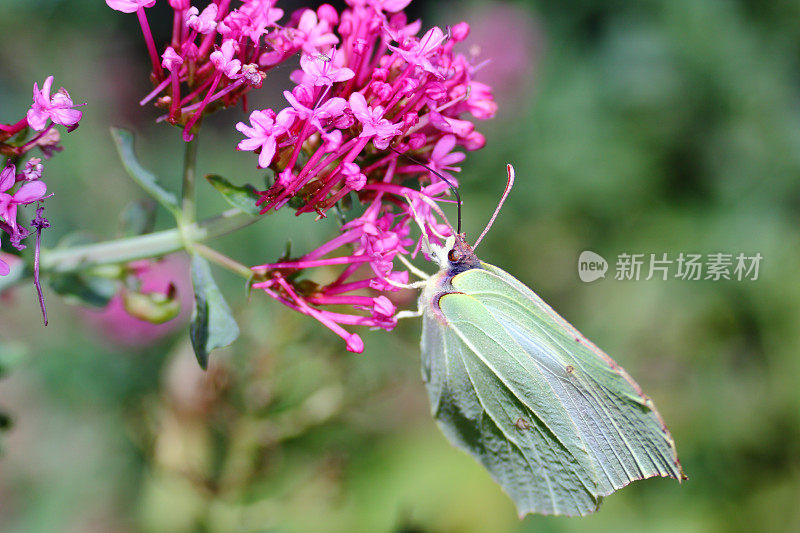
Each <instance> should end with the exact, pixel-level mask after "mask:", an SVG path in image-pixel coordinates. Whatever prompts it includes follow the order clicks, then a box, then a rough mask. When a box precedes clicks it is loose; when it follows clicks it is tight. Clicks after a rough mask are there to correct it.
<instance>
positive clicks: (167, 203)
mask: <svg viewBox="0 0 800 533" xmlns="http://www.w3.org/2000/svg"><path fill="white" fill-rule="evenodd" d="M111 137H112V138H113V139H114V143H115V144H116V146H117V152H118V153H119V157H120V159H121V160H122V164H123V166H124V167H125V170H126V171H127V172H128V175H129V176H130V177H131V179H133V181H135V182H136V183H138V184H139V186H140V187H141V188H142V189H144V190H145V191H147V194H149V195H150V197H151V198H154V199H155V200H156V201H157V202H158V203H159V204H161V205H162V206H163V207H164V208H165V209H166V210H167V211H169V212H171V213H172V214H173V215H176V216H177V214H178V213H179V211H180V206H179V205H178V198H177V197H176V196H175V195H174V194H173V193H171V192H170V191H168V190H166V189H164V188H163V187H162V186H161V185H160V184H159V183H158V178H157V177H156V176H155V174H153V173H152V172H150V171H148V170H146V169H145V168H144V167H143V166H142V165H140V164H139V160H138V159H137V158H136V152H135V151H134V150H133V133H132V132H130V131H128V130H124V129H122V128H111Z"/></svg>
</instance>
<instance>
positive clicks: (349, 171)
mask: <svg viewBox="0 0 800 533" xmlns="http://www.w3.org/2000/svg"><path fill="white" fill-rule="evenodd" d="M342 174H343V175H344V176H345V179H344V184H345V185H346V186H347V187H349V188H351V189H353V190H354V191H360V190H361V189H363V188H364V185H366V184H367V176H365V175H364V173H363V172H361V167H359V166H358V165H356V164H355V163H345V164H344V165H342Z"/></svg>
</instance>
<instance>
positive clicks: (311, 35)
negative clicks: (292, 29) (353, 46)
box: [297, 9, 339, 54]
mask: <svg viewBox="0 0 800 533" xmlns="http://www.w3.org/2000/svg"><path fill="white" fill-rule="evenodd" d="M297 30H298V31H299V32H300V35H301V38H302V41H303V44H302V47H303V51H304V52H305V53H307V54H316V53H319V52H320V51H322V50H323V49H324V48H326V47H328V46H332V45H335V44H336V43H338V42H339V38H338V37H336V35H334V34H333V33H331V31H330V30H331V28H330V26H329V25H328V21H327V20H319V19H317V14H316V13H315V12H314V11H312V10H311V9H307V10H306V11H304V12H303V14H302V15H301V17H300V21H299V22H298V23H297Z"/></svg>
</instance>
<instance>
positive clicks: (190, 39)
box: [106, 0, 338, 141]
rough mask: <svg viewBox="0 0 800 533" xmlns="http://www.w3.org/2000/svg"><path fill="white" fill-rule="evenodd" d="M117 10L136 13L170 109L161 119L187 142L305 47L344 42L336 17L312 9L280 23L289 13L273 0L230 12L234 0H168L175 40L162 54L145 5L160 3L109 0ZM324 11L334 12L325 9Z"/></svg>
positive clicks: (161, 101)
mask: <svg viewBox="0 0 800 533" xmlns="http://www.w3.org/2000/svg"><path fill="white" fill-rule="evenodd" d="M106 4H108V6H109V7H111V8H112V9H115V10H117V11H122V12H124V13H133V12H135V13H136V14H137V16H138V18H139V23H140V25H141V27H142V33H143V34H144V38H145V42H146V44H147V48H148V50H149V52H150V58H151V61H152V67H153V70H152V73H151V78H152V80H153V82H154V84H155V88H154V90H153V91H152V92H151V93H150V94H149V95H147V96H146V97H145V98H144V99H143V100H142V101H141V102H140V103H141V104H142V105H144V104H145V103H147V102H149V101H150V100H152V99H153V98H156V97H159V96H160V97H159V98H157V100H156V105H157V106H158V107H162V108H164V109H168V110H169V111H168V113H167V114H166V115H164V116H163V117H161V118H162V119H165V120H167V121H168V122H170V123H172V124H176V125H181V126H183V138H184V140H186V141H190V140H191V139H192V138H193V128H194V127H195V125H196V124H197V123H198V121H199V120H200V119H201V118H202V117H203V116H204V115H207V114H209V113H212V112H214V111H216V110H218V109H220V108H222V107H229V106H232V105H234V104H236V103H237V102H238V101H239V100H241V99H243V98H244V97H245V95H246V93H247V92H248V91H249V90H251V89H253V88H259V87H261V85H262V82H263V80H264V78H265V77H266V72H267V71H268V70H270V69H271V68H272V67H274V66H276V65H277V64H279V63H281V62H282V61H283V60H285V59H287V58H288V57H290V56H292V55H294V54H296V53H297V52H298V51H299V50H301V49H302V50H304V51H306V52H307V53H314V52H315V51H316V50H317V49H318V48H324V47H326V46H329V45H331V44H334V43H336V42H337V41H338V39H337V37H335V36H334V35H333V34H332V33H331V27H332V25H331V24H330V20H329V19H327V18H318V17H317V14H316V13H315V12H314V11H311V10H305V11H302V12H298V13H296V14H295V15H294V16H292V17H291V18H290V20H289V22H288V23H286V24H285V25H280V24H278V21H279V20H280V19H281V18H282V17H283V14H284V13H283V10H282V9H279V8H276V7H275V6H274V5H275V0H244V1H243V2H241V5H240V6H238V7H237V8H235V9H231V1H230V0H214V1H213V2H211V3H210V4H208V5H207V6H206V7H205V8H204V9H203V10H202V11H200V10H198V8H197V7H193V6H191V4H190V2H189V0H169V4H170V6H171V7H172V9H173V11H174V21H173V31H172V39H171V41H170V43H169V45H168V46H167V47H166V48H165V50H164V51H163V53H161V55H160V56H159V54H158V50H157V46H156V44H155V41H154V39H153V36H152V33H151V31H150V26H149V23H148V21H147V16H146V14H145V11H144V10H145V8H148V7H152V6H153V5H154V4H155V0H106ZM321 9H322V12H323V13H332V16H334V17H335V16H336V11H335V10H334V9H333V8H331V7H330V6H327V8H324V9H323V8H321Z"/></svg>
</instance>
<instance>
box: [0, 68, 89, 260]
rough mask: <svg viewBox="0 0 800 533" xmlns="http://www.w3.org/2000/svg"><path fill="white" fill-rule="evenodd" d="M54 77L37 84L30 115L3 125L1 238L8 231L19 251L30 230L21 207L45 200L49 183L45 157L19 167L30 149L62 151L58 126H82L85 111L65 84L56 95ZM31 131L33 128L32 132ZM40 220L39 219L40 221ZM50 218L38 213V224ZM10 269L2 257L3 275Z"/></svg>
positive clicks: (47, 154)
mask: <svg viewBox="0 0 800 533" xmlns="http://www.w3.org/2000/svg"><path fill="white" fill-rule="evenodd" d="M52 86H53V76H49V77H48V78H47V79H46V80H45V82H44V84H42V88H41V89H39V85H38V84H37V83H34V84H33V104H32V105H31V107H30V109H28V112H27V114H26V115H25V116H24V117H23V118H21V119H20V120H19V121H18V122H16V123H15V124H0V154H2V155H3V156H5V158H6V161H5V166H4V168H3V169H2V171H0V239H2V237H3V234H4V233H5V234H7V235H8V237H9V242H10V243H11V245H12V246H14V247H15V248H16V249H18V250H24V249H25V245H24V244H22V241H23V240H24V239H25V238H26V237H27V236H28V235H29V231H28V229H27V228H25V227H24V226H23V225H22V224H20V223H19V222H18V221H17V210H18V208H19V206H21V205H27V204H32V203H35V202H38V201H40V200H43V199H44V198H45V193H46V192H47V185H45V183H44V181H42V179H41V178H42V171H43V165H42V160H41V158H38V157H31V158H30V159H28V160H27V161H26V163H25V166H24V167H23V168H22V170H21V172H19V173H17V166H18V164H19V163H20V162H21V159H22V158H23V157H24V156H25V154H27V153H28V152H29V151H31V150H33V149H34V148H36V147H39V149H40V150H41V151H42V154H43V155H44V157H45V159H48V158H50V157H51V156H52V154H53V153H54V152H56V151H60V150H61V147H60V146H59V144H58V143H59V141H60V140H61V137H60V134H59V132H58V130H57V129H55V125H56V124H60V125H62V126H65V127H66V128H67V131H68V132H69V131H72V130H74V129H75V128H77V127H78V122H79V121H80V120H81V117H82V113H81V112H80V111H79V110H77V109H74V108H75V107H76V106H75V104H73V102H72V99H71V98H70V96H69V93H67V91H66V90H65V89H64V88H63V87H62V88H61V89H59V90H58V91H57V92H56V93H55V94H53V95H52V96H51V95H50V91H51V89H52ZM31 130H33V131H32V132H31ZM36 221H39V222H36ZM43 224H46V220H45V219H44V218H43V217H41V216H40V214H37V217H36V219H35V222H34V226H37V227H38V228H39V229H41V228H42V227H45V226H44V225H43ZM8 272H9V266H8V264H7V263H5V262H4V261H2V260H0V276H5V275H7V274H8Z"/></svg>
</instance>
